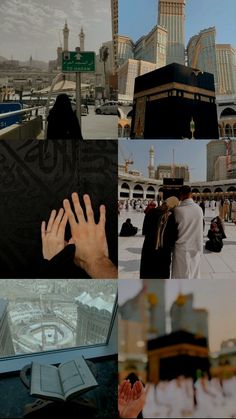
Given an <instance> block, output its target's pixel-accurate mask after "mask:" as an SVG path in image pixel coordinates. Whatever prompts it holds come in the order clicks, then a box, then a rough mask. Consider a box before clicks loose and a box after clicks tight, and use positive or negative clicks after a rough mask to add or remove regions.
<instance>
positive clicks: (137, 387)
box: [118, 380, 146, 418]
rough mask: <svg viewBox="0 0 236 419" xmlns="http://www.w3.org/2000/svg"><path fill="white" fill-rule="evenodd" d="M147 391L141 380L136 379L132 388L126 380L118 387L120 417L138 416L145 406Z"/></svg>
mask: <svg viewBox="0 0 236 419" xmlns="http://www.w3.org/2000/svg"><path fill="white" fill-rule="evenodd" d="M145 398H146V393H145V390H144V387H143V385H142V383H141V381H136V382H135V383H134V385H133V387H132V388H131V384H130V382H129V381H128V380H124V381H123V382H122V383H121V385H120V386H119V388H118V410H119V416H120V418H137V416H138V414H139V413H140V412H141V410H142V409H143V407H144V403H145Z"/></svg>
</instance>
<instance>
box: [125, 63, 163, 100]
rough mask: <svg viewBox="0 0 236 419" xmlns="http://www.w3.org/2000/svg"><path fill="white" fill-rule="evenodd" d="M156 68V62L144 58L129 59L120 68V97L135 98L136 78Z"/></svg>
mask: <svg viewBox="0 0 236 419" xmlns="http://www.w3.org/2000/svg"><path fill="white" fill-rule="evenodd" d="M155 69H156V64H153V63H150V62H148V61H142V60H128V61H126V63H124V64H123V65H122V66H121V67H120V68H119V69H118V85H119V98H120V99H122V98H123V99H126V100H130V101H132V100H133V96H134V82H135V78H136V77H138V76H141V75H142V74H146V73H149V72H150V71H153V70H155Z"/></svg>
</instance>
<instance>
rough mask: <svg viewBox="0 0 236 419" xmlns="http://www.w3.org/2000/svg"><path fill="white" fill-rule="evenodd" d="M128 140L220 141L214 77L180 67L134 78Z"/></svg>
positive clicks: (158, 70)
mask: <svg viewBox="0 0 236 419" xmlns="http://www.w3.org/2000/svg"><path fill="white" fill-rule="evenodd" d="M130 137H131V139H138V138H145V139H193V138H194V139H219V132H218V120H217V110H216V103H215V85H214V76H213V74H210V73H207V72H201V71H200V70H196V69H194V68H190V67H186V66H184V65H181V64H176V63H173V64H169V65H167V66H165V67H162V68H159V69H157V70H154V71H151V72H149V73H147V74H144V75H142V76H139V77H136V79H135V87H134V108H133V118H132V124H131V134H130Z"/></svg>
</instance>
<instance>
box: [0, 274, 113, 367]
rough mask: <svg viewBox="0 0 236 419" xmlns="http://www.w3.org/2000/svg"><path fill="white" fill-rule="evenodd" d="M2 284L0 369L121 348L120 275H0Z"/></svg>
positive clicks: (102, 352) (92, 355)
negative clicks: (108, 277)
mask: <svg viewBox="0 0 236 419" xmlns="http://www.w3.org/2000/svg"><path fill="white" fill-rule="evenodd" d="M0 289H1V291H0V372H9V371H16V370H19V369H21V368H22V366H24V365H25V364H27V363H29V362H31V361H32V360H33V359H35V358H37V360H40V361H42V362H44V363H52V364H53V363H54V364H56V363H61V362H64V361H66V360H69V359H72V358H74V357H76V356H78V355H79V354H83V355H84V356H85V358H92V357H98V356H105V355H110V354H115V353H116V352H117V347H116V333H117V332H116V330H115V329H116V309H117V303H116V300H117V281H114V280H92V279H50V280H48V279H34V280H33V279H32V280H30V279H11V280H9V279H1V280H0Z"/></svg>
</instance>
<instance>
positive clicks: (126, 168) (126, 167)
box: [119, 144, 134, 173]
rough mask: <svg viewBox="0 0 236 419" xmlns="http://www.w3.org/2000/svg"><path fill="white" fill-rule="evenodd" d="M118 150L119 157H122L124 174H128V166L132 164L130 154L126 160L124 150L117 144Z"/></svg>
mask: <svg viewBox="0 0 236 419" xmlns="http://www.w3.org/2000/svg"><path fill="white" fill-rule="evenodd" d="M119 149H120V152H121V155H122V157H123V159H124V165H125V173H128V172H129V165H130V164H134V161H133V159H132V153H131V154H130V155H129V157H128V158H127V157H126V155H125V153H124V150H123V147H122V145H121V144H119Z"/></svg>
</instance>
